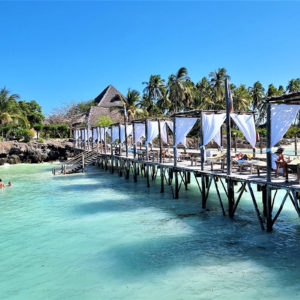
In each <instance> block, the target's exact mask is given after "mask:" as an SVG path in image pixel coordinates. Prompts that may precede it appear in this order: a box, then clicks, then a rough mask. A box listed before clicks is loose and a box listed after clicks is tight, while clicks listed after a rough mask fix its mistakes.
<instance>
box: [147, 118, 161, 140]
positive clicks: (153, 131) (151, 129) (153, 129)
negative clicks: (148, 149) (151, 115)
mask: <svg viewBox="0 0 300 300" xmlns="http://www.w3.org/2000/svg"><path fill="white" fill-rule="evenodd" d="M147 125H148V127H147V140H146V145H147V144H148V143H151V142H152V141H153V139H155V138H156V137H157V136H158V122H157V121H148V123H147Z"/></svg>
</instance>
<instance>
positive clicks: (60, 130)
mask: <svg viewBox="0 0 300 300" xmlns="http://www.w3.org/2000/svg"><path fill="white" fill-rule="evenodd" d="M40 136H41V137H42V138H53V139H55V138H68V137H69V126H68V125H66V124H51V125H44V126H43V130H42V132H41V135H40Z"/></svg>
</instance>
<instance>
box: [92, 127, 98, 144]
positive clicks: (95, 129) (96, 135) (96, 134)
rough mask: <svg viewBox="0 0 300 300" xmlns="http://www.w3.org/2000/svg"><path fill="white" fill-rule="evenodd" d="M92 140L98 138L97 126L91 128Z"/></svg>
mask: <svg viewBox="0 0 300 300" xmlns="http://www.w3.org/2000/svg"><path fill="white" fill-rule="evenodd" d="M92 137H93V142H95V141H97V140H98V132H97V128H93V135H92Z"/></svg>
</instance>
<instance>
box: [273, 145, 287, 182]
mask: <svg viewBox="0 0 300 300" xmlns="http://www.w3.org/2000/svg"><path fill="white" fill-rule="evenodd" d="M283 151H284V148H282V147H279V148H278V149H277V151H276V152H275V154H276V155H277V160H276V170H275V177H278V171H279V169H283V176H284V177H285V176H286V172H287V164H288V163H289V162H290V161H287V160H285V159H284V155H283Z"/></svg>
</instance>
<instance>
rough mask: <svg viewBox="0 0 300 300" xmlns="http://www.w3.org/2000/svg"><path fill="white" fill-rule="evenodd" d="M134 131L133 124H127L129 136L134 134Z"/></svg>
mask: <svg viewBox="0 0 300 300" xmlns="http://www.w3.org/2000/svg"><path fill="white" fill-rule="evenodd" d="M132 131H133V128H132V125H131V124H130V125H127V136H130V135H132Z"/></svg>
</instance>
